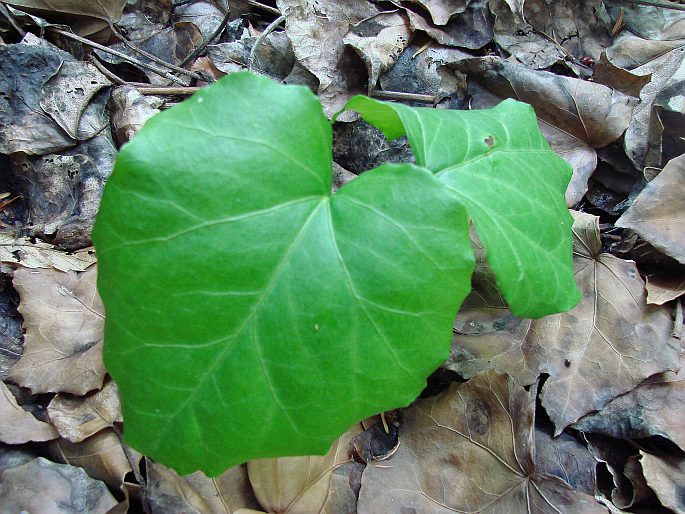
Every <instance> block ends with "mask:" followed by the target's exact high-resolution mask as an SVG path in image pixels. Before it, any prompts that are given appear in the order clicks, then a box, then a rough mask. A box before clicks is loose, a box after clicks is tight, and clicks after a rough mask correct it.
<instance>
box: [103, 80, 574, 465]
mask: <svg viewBox="0 0 685 514" xmlns="http://www.w3.org/2000/svg"><path fill="white" fill-rule="evenodd" d="M513 105H514V104H509V106H510V108H511V106H513ZM453 114H455V115H458V113H453ZM504 118H506V116H504V117H502V116H499V115H495V116H493V115H492V114H487V113H486V114H484V119H485V120H486V121H487V122H488V123H490V122H493V123H501V122H505V121H506V120H505V119H504ZM474 119H475V118H474ZM498 120H499V121H498ZM532 122H533V123H532V127H533V130H536V128H535V127H536V125H535V121H534V118H533V119H532ZM483 123H485V122H483ZM512 129H513V127H512V128H510V129H509V130H512ZM502 130H504V129H502V128H501V127H499V128H498V127H493V131H494V132H493V134H494V137H499V134H500V132H501V131H502ZM521 130H522V131H526V130H531V129H530V127H524V128H522V129H521ZM436 136H437V137H440V136H441V133H439V132H438V133H437V134H436ZM534 137H535V136H530V138H534ZM537 137H540V136H537ZM520 139H526V138H525V137H523V136H521V137H520ZM483 144H484V145H485V147H484V148H483V149H482V150H483V151H487V150H488V146H487V144H486V143H483ZM481 146H483V145H481ZM438 150H439V149H436V151H438ZM539 151H540V152H543V149H542V147H540V150H539ZM478 152H479V150H478V149H476V150H473V149H471V148H467V149H466V150H465V151H464V152H462V155H463V154H468V155H471V156H472V157H474V158H477V155H478ZM547 152H548V154H547V157H548V159H549V160H550V161H552V166H553V167H552V168H551V169H550V170H548V169H547V168H545V167H544V166H543V168H542V170H543V175H542V176H541V177H539V180H541V182H543V183H544V184H545V185H544V186H541V187H542V189H544V190H545V191H546V193H545V194H547V196H545V197H544V198H548V197H550V198H551V197H554V198H553V200H554V202H560V203H561V204H562V205H563V202H564V190H565V187H566V184H565V180H566V179H567V176H566V174H564V173H561V174H557V175H555V173H556V172H558V171H559V170H560V169H559V167H556V168H555V167H554V166H556V164H555V163H556V162H557V161H556V160H557V158H556V156H555V155H554V154H553V152H551V150H549V148H547ZM455 158H456V157H455ZM474 162H475V161H474ZM486 162H490V161H486ZM541 163H542V164H545V162H544V161H541ZM331 166H332V160H331V128H330V124H329V122H328V120H327V119H326V118H325V116H324V114H323V111H322V108H321V105H320V104H319V102H318V100H317V99H316V97H315V96H314V95H312V94H311V92H310V91H309V90H307V89H305V88H302V87H285V86H281V85H278V84H276V83H274V82H272V81H270V80H269V79H266V78H264V77H257V76H253V75H250V74H240V73H237V74H233V75H230V76H228V77H226V78H225V79H223V80H221V81H219V82H218V83H217V84H216V85H213V86H211V87H207V88H205V89H203V90H201V91H200V92H199V93H198V94H196V95H195V96H194V97H192V98H191V99H190V100H189V101H187V102H184V103H183V104H181V105H179V106H178V107H175V108H173V109H170V110H168V111H165V112H163V113H161V114H160V115H158V116H156V117H154V118H152V119H151V120H150V121H149V122H148V123H147V124H146V125H145V127H144V128H143V129H142V130H141V132H140V133H139V134H138V135H137V136H136V137H135V138H134V140H133V141H132V142H131V143H129V144H128V145H126V146H125V147H124V148H123V149H122V151H121V154H120V156H119V159H118V161H117V165H116V168H115V171H114V173H113V175H112V177H111V179H110V180H109V182H108V184H107V187H106V192H105V195H104V198H103V201H102V205H101V211H100V214H99V217H98V221H97V224H96V227H95V231H94V234H93V238H94V241H95V243H96V248H97V252H98V258H99V272H100V278H99V286H100V292H101V295H102V298H103V302H104V304H105V308H106V314H107V322H106V328H105V339H106V341H107V343H106V345H105V362H106V366H107V368H108V370H109V372H110V373H111V375H112V377H113V378H114V380H115V381H116V382H117V383H118V385H119V388H120V394H121V399H122V410H123V415H124V420H125V423H126V438H127V441H128V442H129V443H130V444H131V445H132V446H134V447H135V448H137V449H138V450H140V451H142V452H144V453H146V454H148V455H150V456H151V457H153V458H155V459H157V460H159V461H160V462H162V463H165V464H167V465H170V466H173V467H174V468H176V469H177V470H178V471H179V472H180V473H187V472H190V471H193V470H196V469H202V470H204V471H206V472H207V473H209V474H218V473H220V472H222V471H223V470H224V469H226V468H227V467H229V466H231V465H234V464H238V463H241V462H243V461H245V460H249V459H255V458H261V457H274V456H286V455H297V454H314V453H318V454H323V453H325V452H326V451H327V450H328V448H329V447H330V445H331V443H332V442H333V440H334V439H335V438H336V437H337V436H338V435H340V434H341V433H342V432H343V431H344V430H345V429H346V428H347V427H348V426H350V425H351V424H352V423H353V422H355V421H357V420H359V419H362V418H364V417H366V416H368V415H371V414H373V413H376V412H379V411H382V410H384V409H390V408H394V407H398V406H402V405H407V404H408V403H410V402H411V401H412V400H413V399H414V398H415V397H416V396H417V395H418V393H419V392H420V391H421V389H422V388H423V386H424V385H425V378H426V376H427V375H428V374H429V373H430V372H431V371H432V370H434V369H435V368H436V367H437V366H439V365H440V363H441V362H443V361H444V359H445V358H446V357H447V355H448V351H449V339H450V333H451V322H452V319H453V316H454V314H455V312H456V310H457V309H458V307H459V305H460V304H461V301H462V300H463V298H464V297H465V295H466V294H467V293H468V291H469V289H470V276H471V270H472V267H473V256H472V252H471V247H470V242H469V236H468V220H467V215H466V211H465V209H464V207H462V204H461V202H460V197H459V196H458V195H456V194H455V193H454V192H453V190H452V185H450V187H449V188H448V187H445V183H444V180H442V178H441V177H442V176H441V175H436V174H434V173H432V172H431V170H430V169H428V168H427V167H421V166H414V165H409V164H402V165H383V166H380V167H379V168H376V169H375V170H372V171H370V172H367V173H365V174H363V175H362V176H360V177H359V178H357V179H355V180H354V181H352V182H351V183H349V184H347V185H345V186H344V187H343V188H341V189H340V190H339V191H338V192H337V193H336V194H335V195H332V194H331ZM493 169H494V168H493ZM490 171H492V170H490ZM527 171H528V170H527V169H520V170H519V172H520V173H521V174H525V173H526V172H527ZM534 171H536V172H538V173H537V174H538V175H539V170H534ZM561 171H562V172H563V171H565V170H561ZM454 173H455V174H457V170H455V171H454ZM485 173H486V174H487V173H489V171H488V170H486V171H485ZM445 175H446V173H445ZM474 180H475V179H474ZM493 180H497V179H496V178H494V179H493ZM528 182H529V181H527V180H526V179H524V178H521V182H520V185H518V184H516V183H514V184H512V185H511V186H510V187H511V188H513V189H514V190H518V188H520V187H522V188H525V187H527V186H528ZM510 187H509V186H507V187H502V192H503V194H505V195H509V196H511V195H514V194H515V193H511V194H509V190H510ZM552 190H553V191H556V193H555V194H553V193H552ZM547 191H549V193H547ZM526 192H527V193H529V194H530V191H526ZM516 194H521V193H516ZM507 198H508V197H507V196H505V197H504V198H502V199H501V200H500V201H498V202H497V203H498V204H502V203H506V199H507ZM531 205H532V206H533V207H535V206H537V204H534V205H533V204H531ZM555 205H556V203H555ZM495 207H498V206H497V205H495V206H493V209H494V208H495ZM483 209H484V210H486V207H483ZM506 209H509V207H506ZM487 212H491V211H487ZM557 214H559V216H557ZM521 215H523V214H521ZM492 216H496V215H495V214H492ZM528 216H538V217H540V218H544V219H545V220H546V222H547V224H549V225H553V226H554V227H555V228H554V229H550V230H551V231H552V232H553V233H554V234H561V233H562V232H563V230H562V229H559V228H558V226H559V224H560V223H561V224H562V226H563V223H564V222H565V220H566V216H567V214H566V212H563V213H557V211H556V210H554V209H552V210H549V209H547V210H543V211H542V212H540V213H534V212H528ZM540 225H541V224H540V223H538V222H533V223H532V227H533V230H536V228H537V227H538V226H540ZM568 232H569V233H568V234H566V238H567V239H568V240H569V244H568V256H567V258H568V260H569V262H570V259H571V253H570V252H571V250H570V230H569V231H568ZM531 237H532V238H533V239H540V241H539V242H540V244H541V245H547V244H549V243H550V241H551V239H550V238H546V237H540V236H539V235H538V234H535V233H534V234H533V235H532V236H531ZM560 247H563V244H561V245H560ZM548 253H549V252H547V251H542V252H540V253H539V256H537V257H536V259H538V260H539V261H545V260H546V259H548V258H549V257H548ZM545 269H546V268H545ZM559 273H561V274H563V273H564V270H563V266H562V269H561V270H560V272H559ZM569 274H570V275H569V278H568V280H572V277H573V276H572V273H571V271H570V269H569ZM546 278H547V281H546V282H545V286H546V288H547V289H549V290H552V292H550V293H545V294H544V296H545V297H547V298H556V297H558V296H560V295H561V296H564V301H563V302H557V303H556V304H551V305H548V309H553V310H554V309H559V308H560V305H565V304H566V303H569V301H570V300H568V298H567V297H568V296H571V297H573V296H574V295H575V294H576V293H575V289H574V288H570V289H569V290H567V291H563V292H562V293H560V292H559V291H555V290H554V289H555V288H557V287H558V286H559V284H562V283H565V282H564V281H562V280H559V281H557V282H552V281H550V280H549V279H550V277H549V276H548V277H546Z"/></svg>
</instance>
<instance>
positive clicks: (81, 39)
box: [46, 27, 184, 85]
mask: <svg viewBox="0 0 685 514" xmlns="http://www.w3.org/2000/svg"><path fill="white" fill-rule="evenodd" d="M46 30H49V31H51V32H54V33H55V34H59V35H61V36H64V37H66V38H69V39H73V40H74V41H78V42H79V43H83V44H84V45H88V46H90V47H93V48H96V49H98V50H100V51H102V52H105V53H108V54H112V55H116V56H117V57H119V58H121V59H123V60H125V61H126V62H130V63H131V64H135V65H136V66H140V67H141V68H145V69H146V70H150V71H151V72H152V73H156V74H157V75H159V76H160V77H164V78H165V79H169V80H171V81H172V82H175V83H176V84H181V85H184V84H183V82H182V81H181V80H179V78H178V77H175V76H174V75H172V74H171V73H169V72H168V71H166V70H163V69H161V68H158V67H157V66H153V65H152V64H147V63H144V62H142V61H139V60H138V59H136V58H135V57H131V56H130V55H126V54H125V53H122V52H119V51H118V50H113V49H111V48H107V47H106V46H102V45H100V44H98V43H94V42H93V41H90V40H89V39H86V38H84V37H81V36H77V35H76V34H72V33H71V32H67V31H66V30H61V29H58V28H56V27H47V28H46Z"/></svg>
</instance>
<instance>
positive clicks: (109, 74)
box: [90, 55, 126, 86]
mask: <svg viewBox="0 0 685 514" xmlns="http://www.w3.org/2000/svg"><path fill="white" fill-rule="evenodd" d="M90 63H91V64H92V65H93V66H95V67H96V68H97V69H98V71H99V72H100V73H102V74H103V75H104V76H105V77H107V78H108V79H109V80H110V81H112V83H114V84H117V85H119V86H123V85H124V84H126V81H125V80H124V79H122V78H121V77H120V76H118V75H115V74H114V73H112V72H111V71H110V70H108V69H107V68H106V67H105V65H104V64H102V63H101V62H100V61H98V59H97V57H95V56H94V55H91V56H90Z"/></svg>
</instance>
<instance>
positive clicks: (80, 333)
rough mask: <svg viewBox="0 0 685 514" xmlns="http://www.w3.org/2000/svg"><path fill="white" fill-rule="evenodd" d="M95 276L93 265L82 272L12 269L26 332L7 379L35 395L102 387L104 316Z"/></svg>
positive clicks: (77, 393) (103, 375) (77, 391)
mask: <svg viewBox="0 0 685 514" xmlns="http://www.w3.org/2000/svg"><path fill="white" fill-rule="evenodd" d="M96 274H97V271H96V267H95V266H93V267H91V268H89V269H87V270H86V271H84V272H83V273H81V274H76V273H74V272H70V273H64V272H61V271H57V270H55V269H35V270H31V269H26V268H19V269H17V270H16V271H15V272H14V279H13V283H14V287H15V288H16V290H17V291H18V292H19V296H20V298H21V302H20V304H19V312H20V313H21V314H22V316H23V317H24V328H25V329H26V336H25V342H24V354H23V355H22V357H21V359H19V361H18V362H17V363H16V364H15V365H14V366H13V367H12V369H10V374H9V378H10V380H12V381H14V382H16V383H17V384H19V385H21V386H22V387H28V388H29V389H31V391H33V392H34V393H47V392H64V393H72V394H76V395H84V394H86V393H87V392H88V391H91V390H93V389H99V388H100V387H102V381H103V379H104V377H105V369H104V365H103V363H102V333H103V325H104V315H103V307H102V303H101V302H100V298H99V296H98V294H97V291H96V287H95V281H96Z"/></svg>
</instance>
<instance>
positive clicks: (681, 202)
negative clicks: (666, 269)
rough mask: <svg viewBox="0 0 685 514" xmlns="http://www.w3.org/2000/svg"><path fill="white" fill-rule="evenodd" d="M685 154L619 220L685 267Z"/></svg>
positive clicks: (671, 162)
mask: <svg viewBox="0 0 685 514" xmlns="http://www.w3.org/2000/svg"><path fill="white" fill-rule="evenodd" d="M683 191H685V154H684V155H681V156H680V157H677V158H675V159H672V160H671V161H669V162H668V164H667V165H666V167H665V168H664V169H663V170H661V173H659V174H658V175H657V176H656V178H655V179H654V180H652V181H651V182H649V183H648V184H647V186H646V187H645V188H644V189H643V190H642V192H641V193H640V194H639V195H638V197H637V198H636V199H635V201H634V202H633V204H632V205H631V206H630V208H629V209H628V210H627V211H626V212H625V213H624V214H623V215H622V216H621V217H620V218H619V219H618V221H617V222H616V226H618V227H623V228H629V229H631V230H634V231H635V232H637V233H638V235H639V236H640V237H642V238H643V239H644V240H645V241H647V242H648V243H649V244H651V245H652V246H654V247H655V248H656V249H658V250H660V251H662V252H664V253H665V254H666V255H668V256H669V257H673V258H674V259H676V260H678V262H680V263H683V264H685V194H683Z"/></svg>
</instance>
